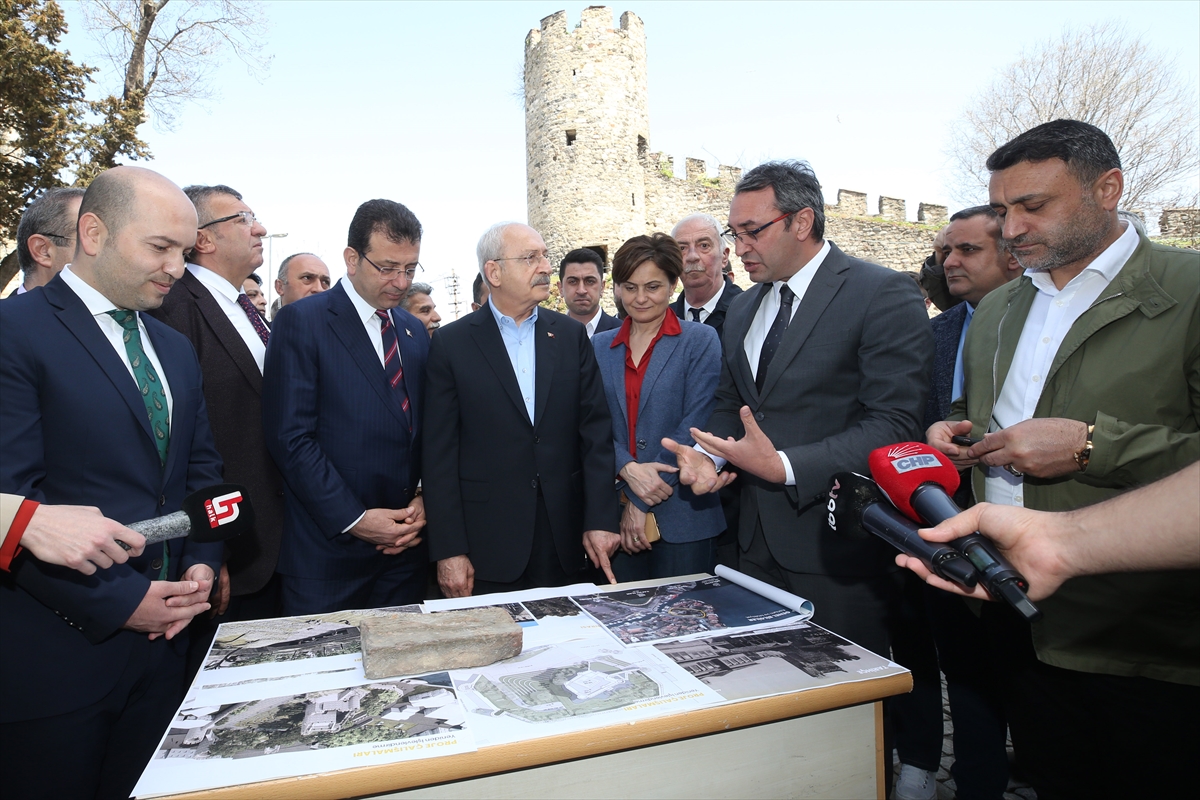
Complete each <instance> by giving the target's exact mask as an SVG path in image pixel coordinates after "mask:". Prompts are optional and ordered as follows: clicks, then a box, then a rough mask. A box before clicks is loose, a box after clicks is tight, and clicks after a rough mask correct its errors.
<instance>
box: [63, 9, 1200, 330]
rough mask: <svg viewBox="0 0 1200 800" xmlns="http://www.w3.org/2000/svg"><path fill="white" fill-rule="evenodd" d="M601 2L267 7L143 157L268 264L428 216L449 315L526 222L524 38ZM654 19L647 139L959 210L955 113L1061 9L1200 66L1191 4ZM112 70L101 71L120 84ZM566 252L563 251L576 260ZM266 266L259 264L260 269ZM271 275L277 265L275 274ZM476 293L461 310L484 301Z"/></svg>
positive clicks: (830, 187) (708, 12) (649, 21)
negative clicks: (386, 208) (263, 235)
mask: <svg viewBox="0 0 1200 800" xmlns="http://www.w3.org/2000/svg"><path fill="white" fill-rule="evenodd" d="M63 5H64V8H65V10H66V13H67V19H68V22H69V23H70V26H71V29H70V32H69V33H68V35H67V36H66V37H65V38H64V40H63V43H62V46H64V47H66V48H68V49H69V50H70V51H71V53H72V55H73V57H74V58H75V59H76V60H77V61H84V62H86V63H89V64H92V65H97V66H102V64H101V59H100V57H99V54H98V47H97V45H96V44H95V42H94V41H93V40H92V39H91V38H90V37H89V35H88V33H87V31H86V29H85V27H84V24H83V18H82V14H81V13H80V11H79V9H78V8H77V7H75V5H74V4H73V3H72V2H65V3H64V4H63ZM586 5H588V4H587V3H580V2H569V3H568V2H563V1H562V0H549V2H487V3H475V2H438V3H398V2H394V3H393V2H382V1H379V0H377V1H376V2H344V1H343V2H331V1H330V0H324V1H321V0H309V1H307V2H299V1H298V0H289V1H288V2H283V1H282V0H280V1H277V2H268V3H266V10H267V14H268V16H269V18H270V22H271V31H270V34H269V39H268V40H267V41H266V42H264V52H265V53H268V54H270V55H272V56H273V57H274V60H273V62H272V63H271V66H270V69H269V71H268V72H267V73H266V74H265V75H264V76H262V77H260V78H256V77H253V76H251V75H250V74H249V73H248V72H247V69H246V67H245V65H244V64H242V63H241V62H240V61H238V60H237V59H236V58H233V57H232V56H225V57H224V58H223V63H222V64H221V66H220V67H219V68H218V69H217V70H215V71H214V73H213V77H212V80H213V83H214V86H215V95H216V96H215V98H214V99H213V100H211V101H208V102H207V103H205V104H204V105H191V106H188V107H186V108H183V109H182V110H181V112H180V113H179V115H178V120H177V123H176V125H175V127H174V129H172V130H164V129H161V128H158V127H156V126H155V125H154V123H153V122H151V123H150V124H147V125H145V126H143V128H142V129H141V131H142V135H143V138H144V139H145V140H146V141H147V142H148V143H149V145H150V148H151V150H152V152H153V154H154V159H153V160H152V161H151V162H148V163H147V164H146V165H147V166H150V167H151V168H153V169H156V170H158V171H160V172H162V173H163V174H165V175H166V176H167V177H169V178H171V179H172V180H174V181H175V182H176V183H178V184H180V185H181V186H182V185H185V184H189V183H225V184H229V185H231V186H233V187H235V188H237V189H238V190H239V191H241V192H242V193H243V194H244V195H245V198H246V201H247V202H248V203H249V205H250V207H251V208H253V209H254V211H255V213H256V214H257V215H258V216H259V218H260V219H262V220H263V222H264V223H265V224H266V226H267V228H268V229H269V230H270V232H272V233H287V234H288V236H287V238H283V239H276V240H274V241H273V243H272V247H271V255H272V257H273V262H274V264H278V263H279V261H280V260H282V258H283V257H284V256H286V255H288V254H290V253H294V252H300V251H311V252H315V253H317V254H318V255H320V256H321V257H322V258H323V259H324V260H325V261H326V263H327V264H329V266H330V269H331V270H332V272H333V274H334V276H335V279H336V277H337V276H339V275H341V274H342V273H344V271H345V268H344V266H343V263H342V250H343V248H344V247H345V244H346V229H347V227H348V225H349V222H350V218H351V216H352V215H353V213H354V209H355V208H356V207H357V206H358V205H359V204H360V203H362V202H363V201H365V200H368V199H371V198H374V197H386V198H390V199H393V200H397V201H400V202H402V203H404V204H405V205H407V206H408V207H409V208H411V209H412V210H413V211H414V213H416V215H417V216H418V218H420V220H421V222H422V223H423V225H424V227H425V237H424V241H423V242H422V248H421V261H422V263H424V264H425V265H426V269H427V271H426V273H425V276H424V278H425V279H426V280H428V281H429V282H430V283H432V284H433V285H434V286H435V292H434V299H435V300H436V301H438V303H439V307H440V310H441V311H442V314H443V316H444V317H446V318H448V319H449V318H452V317H453V314H450V313H447V312H448V311H449V309H448V304H449V296H448V294H447V290H446V289H445V287H444V285H443V283H442V281H443V278H444V277H445V276H446V275H448V274H449V272H450V269H451V267H453V268H455V269H456V271H457V273H458V275H459V278H460V283H461V285H462V289H463V298H465V301H466V303H467V304H469V302H470V298H469V293H470V281H471V279H472V278H473V277H474V273H475V271H476V270H477V268H478V267H477V264H476V262H475V255H474V249H475V242H476V241H477V239H478V237H479V235H480V234H481V233H482V232H483V231H484V230H485V229H486V228H487V227H488V226H489V225H490V224H492V223H493V222H497V221H500V220H506V219H512V220H519V221H523V220H525V219H526V207H525V188H524V187H525V152H524V144H525V137H524V126H525V117H524V106H523V102H522V100H521V99H520V95H519V91H520V85H521V72H522V65H523V61H524V40H525V36H526V34H527V33H528V32H529V30H530V29H531V28H536V27H538V25H539V21H540V20H541V18H542V17H545V16H547V15H549V14H552V13H554V12H556V11H559V10H564V9H565V10H566V12H567V15H568V24H569V25H570V26H574V25H575V24H576V23H578V21H579V14H580V11H581V9H583V8H584V7H586ZM611 7H612V9H613V12H614V22H616V21H617V19H618V18H619V16H620V14H621V13H622V12H623V11H626V10H628V11H633V12H634V13H636V14H637V15H638V16H639V17H641V18H642V20H643V22H644V23H645V27H646V37H647V51H648V60H649V83H650V147H651V149H653V150H662V151H664V152H667V153H669V154H671V155H673V156H675V159H676V163H677V164H681V163H682V160H683V158H684V157H685V156H692V157H700V158H706V159H707V160H708V164H709V169H710V171H713V172H715V170H716V166H717V163H718V162H719V163H723V164H736V165H738V166H742V167H744V168H749V167H752V166H754V165H755V164H758V163H759V162H761V161H763V160H766V159H769V158H790V157H796V158H804V159H807V160H808V161H810V162H811V163H812V165H813V167H814V168H815V170H816V172H817V175H818V176H819V177H820V179H821V182H822V184H823V186H824V187H825V192H826V199H827V201H829V202H834V201H836V198H837V190H838V189H839V188H844V189H854V190H858V191H864V192H867V193H868V195H869V198H868V203H869V204H870V205H869V206H868V207H869V208H874V203H875V198H876V197H877V196H878V195H879V194H885V195H888V196H892V197H901V198H904V199H905V200H907V201H908V209H909V215H910V217H913V216H915V213H916V208H917V203H918V202H922V201H924V202H934V203H942V204H947V205H950V206H951V210H954V209H955V208H956V207H957V205H956V204H955V203H954V202H952V200H953V199H954V198H953V196H952V186H951V185H950V181H949V178H950V175H949V170H948V159H947V156H946V150H947V146H948V126H949V124H950V123H952V122H953V121H954V120H956V119H958V118H959V117H960V116H961V114H962V111H963V109H964V108H965V106H966V105H967V104H968V102H969V101H970V99H971V98H972V96H973V95H975V94H976V93H978V92H980V91H982V90H983V89H985V88H986V87H987V86H988V84H989V83H990V82H991V81H992V80H993V78H994V77H995V76H996V74H997V73H998V72H1000V71H1001V70H1003V69H1004V67H1005V66H1007V65H1008V64H1009V63H1011V62H1012V61H1014V60H1016V59H1017V58H1019V56H1020V54H1021V51H1022V49H1030V48H1032V47H1035V46H1036V45H1037V44H1038V43H1039V42H1041V41H1044V40H1046V39H1048V38H1051V37H1057V36H1058V34H1059V33H1060V32H1061V30H1062V29H1063V27H1064V26H1066V25H1086V24H1090V23H1094V22H1100V21H1105V20H1115V21H1117V22H1120V23H1122V24H1124V25H1125V26H1126V28H1127V29H1128V30H1129V31H1130V32H1136V33H1139V34H1142V35H1144V37H1145V39H1146V40H1147V41H1148V42H1149V43H1150V44H1151V46H1152V47H1154V48H1155V49H1157V50H1159V51H1160V52H1163V53H1165V54H1167V55H1168V56H1169V57H1172V58H1174V59H1175V60H1176V63H1177V65H1178V67H1179V69H1181V70H1182V71H1183V72H1184V74H1185V75H1187V76H1188V79H1189V80H1190V81H1191V83H1192V84H1193V85H1194V86H1195V85H1200V82H1198V80H1197V72H1198V67H1200V37H1198V36H1197V33H1196V32H1197V31H1198V30H1200V3H1197V2H1146V1H1145V0H1142V1H1141V2H1137V3H1132V2H1119V3H1107V2H1006V3H1000V2H969V3H968V2H928V3H925V2H922V3H918V2H888V3H868V2H863V3H851V2H840V3H833V2H822V3H816V2H812V3H800V2H763V3H755V2H736V3H733V2H711V3H706V2H686V3H684V2H635V3H630V4H616V5H613V6H611ZM117 85H118V78H117V76H115V75H114V74H113V73H112V71H111V70H108V71H106V72H103V73H101V74H100V75H99V76H98V87H97V88H103V89H105V90H106V91H114V89H113V87H115V86H117ZM560 255H561V254H560ZM265 271H266V265H264V269H263V272H265ZM263 277H264V278H265V277H266V275H264V276H263ZM468 307H469V306H468V305H464V306H463V308H464V310H465V309H466V308H468Z"/></svg>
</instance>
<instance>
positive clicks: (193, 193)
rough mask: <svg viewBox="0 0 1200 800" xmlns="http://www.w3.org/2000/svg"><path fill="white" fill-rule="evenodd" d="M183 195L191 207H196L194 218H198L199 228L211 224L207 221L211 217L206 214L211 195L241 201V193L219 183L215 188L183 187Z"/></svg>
mask: <svg viewBox="0 0 1200 800" xmlns="http://www.w3.org/2000/svg"><path fill="white" fill-rule="evenodd" d="M183 193H184V194H186V195H187V196H188V200H191V201H192V205H194V206H195V207H196V216H197V217H199V218H200V226H201V227H203V226H204V225H205V224H207V223H208V222H211V220H210V219H208V217H210V216H211V214H209V212H208V201H209V200H211V199H212V197H213V195H218V194H223V195H228V196H229V197H232V198H233V199H235V200H241V199H242V193H241V192H239V191H238V190H237V189H231V188H230V187H228V186H225V185H224V184H220V183H218V184H217V185H216V186H199V185H194V186H185V187H183Z"/></svg>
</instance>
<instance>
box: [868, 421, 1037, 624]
mask: <svg viewBox="0 0 1200 800" xmlns="http://www.w3.org/2000/svg"><path fill="white" fill-rule="evenodd" d="M868 463H869V464H870V466H871V477H873V478H874V479H875V481H876V483H878V484H879V488H880V489H882V490H883V492H884V494H886V495H887V496H888V499H890V500H891V501H892V503H894V504H895V506H896V508H898V509H900V511H901V513H903V514H904V515H906V516H908V517H910V518H912V519H920V520H924V521H925V522H926V523H927V524H929V525H937V524H938V523H939V522H943V521H944V520H947V519H950V518H951V517H953V516H955V515H957V514H959V513H961V512H962V509H961V508H959V507H958V504H957V503H955V502H954V501H953V500H952V499H951V497H950V496H951V495H953V494H954V492H955V491H956V490H957V489H958V470H957V469H955V468H954V465H953V464H951V463H950V460H949V459H948V458H946V456H944V455H942V453H940V452H939V451H937V450H935V449H933V448H932V447H930V446H929V445H927V444H922V443H920V442H902V443H900V444H894V445H890V446H888V447H880V448H879V449H877V450H874V451H873V452H872V453H871V455H870V458H869V459H868ZM950 545H951V546H952V547H953V548H954V549H955V550H957V551H958V552H960V553H962V554H963V555H964V556H966V557H967V559H968V560H969V561H970V562H971V563H972V564H973V565H974V566H975V569H976V570H978V571H979V575H980V577H981V579H982V580H983V585H984V586H985V587H987V590H988V594H990V595H991V596H992V597H995V598H1000V599H1003V600H1005V601H1006V602H1008V604H1009V605H1011V606H1012V607H1013V608H1015V609H1016V610H1017V612H1018V613H1020V614H1021V616H1023V617H1024V618H1025V619H1027V620H1029V621H1030V622H1035V621H1037V620H1038V619H1041V616H1042V612H1041V611H1040V610H1038V608H1037V606H1035V605H1034V604H1033V603H1032V602H1030V600H1029V598H1028V597H1027V596H1026V594H1025V592H1027V591H1028V590H1029V582H1028V581H1026V580H1025V578H1024V577H1022V576H1021V574H1020V573H1019V572H1017V571H1016V570H1015V569H1013V566H1012V564H1009V563H1008V560H1007V559H1005V558H1004V556H1002V555H1000V551H999V550H997V549H996V547H995V545H993V544H992V542H991V541H990V540H989V539H987V538H986V537H984V536H983V535H982V534H980V533H978V532H976V533H972V534H970V535H967V536H964V537H962V538H961V539H955V540H954V541H953V542H950Z"/></svg>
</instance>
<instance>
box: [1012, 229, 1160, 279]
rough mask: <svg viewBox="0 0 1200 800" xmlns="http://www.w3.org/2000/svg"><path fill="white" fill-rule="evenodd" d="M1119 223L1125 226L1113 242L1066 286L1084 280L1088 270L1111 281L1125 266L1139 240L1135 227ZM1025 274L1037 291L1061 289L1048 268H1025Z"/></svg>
mask: <svg viewBox="0 0 1200 800" xmlns="http://www.w3.org/2000/svg"><path fill="white" fill-rule="evenodd" d="M1119 224H1121V225H1124V226H1125V230H1124V232H1123V233H1122V234H1121V235H1120V236H1118V237H1117V240H1116V241H1115V242H1113V243H1112V244H1110V245H1109V246H1108V247H1106V248H1104V250H1103V251H1102V252H1101V253H1100V255H1098V256H1096V257H1095V258H1094V259H1093V260H1092V263H1090V264H1088V265H1087V267H1086V268H1084V270H1083V272H1081V273H1079V274H1078V275H1076V276H1075V277H1074V278H1072V279H1071V280H1070V281H1069V282H1068V283H1067V286H1070V285H1071V284H1073V283H1075V282H1076V281H1080V282H1082V280H1086V278H1084V276H1085V275H1087V274H1088V273H1089V272H1090V273H1093V274H1096V275H1100V276H1101V277H1103V278H1104V282H1105V283H1112V280H1113V278H1115V277H1117V273H1118V272H1120V271H1121V268H1122V267H1124V266H1125V262H1126V261H1128V260H1129V257H1130V256H1132V255H1133V251H1134V250H1137V247H1138V244H1139V243H1140V242H1141V240H1140V239H1139V238H1138V234H1137V229H1135V228H1134V227H1133V226H1132V225H1130V224H1129V223H1128V222H1125V221H1124V220H1121V222H1120V223H1119ZM1025 274H1026V275H1028V276H1029V279H1030V280H1032V281H1033V285H1034V286H1036V287H1037V289H1038V291H1041V292H1045V293H1046V294H1048V295H1051V296H1053V295H1056V294H1058V293H1059V291H1061V290H1060V289H1059V288H1058V287H1056V286H1055V285H1054V279H1053V278H1052V277H1050V270H1033V269H1027V270H1025ZM1081 279H1082V280H1081ZM1067 286H1064V287H1063V289H1066V288H1067Z"/></svg>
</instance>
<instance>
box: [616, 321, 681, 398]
mask: <svg viewBox="0 0 1200 800" xmlns="http://www.w3.org/2000/svg"><path fill="white" fill-rule="evenodd" d="M681 338H682V335H680V336H664V337H662V338H661V339H659V340H658V344H656V345H654V352H653V353H651V354H650V363H649V364H647V365H646V374H645V375H644V376H643V377H642V393H641V396H640V397H639V398H638V419H643V418H644V416H643V413H642V412H644V411H645V410H646V403H647V401H648V400H649V399H650V395H651V394H653V393H654V385H655V383H657V382H658V378H659V376H660V375H662V373H663V370H664V369H666V366H667V362H668V361H670V360H671V356H672V355H674V354H675V350H676V349H677V348H678V347H679V340H680V339H681ZM643 358H645V356H643ZM618 385H620V386H624V385H625V383H624V381H622V382H621V383H620V384H618ZM671 388H672V389H674V390H677V391H678V390H679V389H680V388H681V387H677V386H672V387H671ZM621 394H622V395H624V392H622V393H621ZM626 418H627V419H628V417H626Z"/></svg>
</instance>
